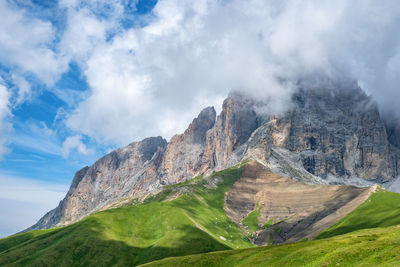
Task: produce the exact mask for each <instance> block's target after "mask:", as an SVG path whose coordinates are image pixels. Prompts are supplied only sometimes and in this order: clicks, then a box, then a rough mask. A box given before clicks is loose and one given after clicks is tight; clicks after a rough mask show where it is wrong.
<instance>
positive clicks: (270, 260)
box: [143, 226, 400, 267]
mask: <svg viewBox="0 0 400 267" xmlns="http://www.w3.org/2000/svg"><path fill="white" fill-rule="evenodd" d="M399 265H400V228H398V227H397V226H393V227H387V228H376V229H366V230H360V231H356V232H352V233H349V234H345V235H340V236H336V237H332V238H328V239H322V240H315V241H305V242H299V243H295V244H287V245H276V246H268V247H258V248H250V249H240V250H230V251H222V252H212V253H207V254H199V255H191V256H185V257H178V258H168V259H164V260H160V261H156V262H151V263H149V264H146V265H143V266H147V267H156V266H163V267H165V266H174V267H178V266H221V267H222V266H243V267H245V266H268V267H269V266H277V267H280V266H308V267H311V266H327V267H328V266H399Z"/></svg>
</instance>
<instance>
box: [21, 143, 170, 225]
mask: <svg viewBox="0 0 400 267" xmlns="http://www.w3.org/2000/svg"><path fill="white" fill-rule="evenodd" d="M166 145H167V142H166V141H165V140H164V139H163V138H161V137H152V138H146V139H144V140H143V141H140V142H135V143H132V144H130V145H128V146H126V147H125V148H123V149H118V150H116V151H113V152H111V153H109V154H108V155H106V156H104V157H102V158H101V159H99V160H98V161H96V162H95V163H94V164H93V165H92V166H91V167H85V168H83V169H81V170H80V171H78V172H77V173H76V174H75V177H74V179H73V181H72V185H71V187H70V189H69V191H68V193H67V195H66V196H65V198H64V199H63V200H62V201H61V202H60V204H59V205H58V207H57V208H55V209H54V210H51V211H50V212H48V213H47V214H46V215H45V216H44V217H43V218H41V219H40V220H39V222H38V223H37V224H35V225H33V226H32V227H31V228H29V229H28V230H33V229H43V228H49V227H51V226H54V225H65V224H68V223H71V222H75V221H77V220H79V219H81V218H82V217H84V216H87V215H88V214H90V213H92V212H93V211H95V210H99V209H100V208H102V207H104V206H105V205H107V204H108V203H110V202H112V201H113V200H116V199H121V198H125V197H131V196H139V195H141V194H145V193H147V192H148V191H151V190H152V189H153V188H156V187H158V186H159V177H158V172H159V168H160V166H161V162H162V156H163V154H164V151H165V147H166Z"/></svg>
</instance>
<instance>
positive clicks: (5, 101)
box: [0, 77, 12, 159]
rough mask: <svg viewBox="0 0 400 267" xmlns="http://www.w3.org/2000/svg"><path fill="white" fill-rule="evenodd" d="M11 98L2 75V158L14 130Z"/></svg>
mask: <svg viewBox="0 0 400 267" xmlns="http://www.w3.org/2000/svg"><path fill="white" fill-rule="evenodd" d="M9 98H10V93H9V91H8V89H7V87H6V86H5V85H4V83H3V81H2V79H1V77H0V159H1V158H2V157H3V155H4V154H5V153H7V152H8V148H7V146H6V143H7V137H8V134H9V133H10V131H11V130H12V125H11V123H10V121H9V119H10V117H11V112H10V103H9Z"/></svg>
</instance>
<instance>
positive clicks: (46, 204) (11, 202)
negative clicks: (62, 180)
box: [0, 174, 68, 238]
mask: <svg viewBox="0 0 400 267" xmlns="http://www.w3.org/2000/svg"><path fill="white" fill-rule="evenodd" d="M67 190H68V186H67V185H62V184H53V183H47V182H37V181H34V180H30V179H26V178H21V177H13V176H8V175H4V174H0V238H1V237H4V236H7V235H10V234H13V233H16V232H18V231H22V230H23V229H25V228H27V227H29V226H31V225H33V224H34V223H36V222H37V220H39V218H40V217H41V216H43V214H45V213H46V212H47V211H49V210H50V209H52V208H54V207H55V206H56V205H57V204H58V202H59V201H61V200H62V198H63V197H64V196H65V194H66V192H67Z"/></svg>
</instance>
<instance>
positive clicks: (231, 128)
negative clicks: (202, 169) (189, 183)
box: [204, 93, 262, 169]
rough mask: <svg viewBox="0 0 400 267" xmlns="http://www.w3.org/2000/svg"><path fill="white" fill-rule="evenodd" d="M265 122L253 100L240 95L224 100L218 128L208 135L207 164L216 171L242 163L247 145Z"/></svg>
mask: <svg viewBox="0 0 400 267" xmlns="http://www.w3.org/2000/svg"><path fill="white" fill-rule="evenodd" d="M261 120H262V117H260V116H258V115H257V113H256V112H255V106H254V101H253V100H251V99H249V98H246V97H244V95H241V94H238V93H234V94H231V95H230V96H229V97H228V98H227V99H226V100H225V101H224V103H223V106H222V112H221V114H220V115H219V116H218V118H217V121H216V123H215V126H214V128H213V129H211V130H210V131H208V132H207V137H206V138H207V140H206V148H205V153H204V162H208V163H209V167H210V168H216V169H223V168H226V167H227V166H230V165H234V164H236V163H238V162H239V161H240V158H241V157H242V156H243V152H244V151H243V149H244V146H245V144H246V143H247V141H248V139H249V137H250V135H251V134H252V133H253V132H254V130H256V129H257V128H258V127H259V126H260V122H261Z"/></svg>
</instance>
